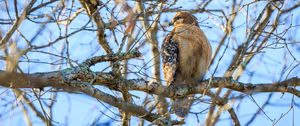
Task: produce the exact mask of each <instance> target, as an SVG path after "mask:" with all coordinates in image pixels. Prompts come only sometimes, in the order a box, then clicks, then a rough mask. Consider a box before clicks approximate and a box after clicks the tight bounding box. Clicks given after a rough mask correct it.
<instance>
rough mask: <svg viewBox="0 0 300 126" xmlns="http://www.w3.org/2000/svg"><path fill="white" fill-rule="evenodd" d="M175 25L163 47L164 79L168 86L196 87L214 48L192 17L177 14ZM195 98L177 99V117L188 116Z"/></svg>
mask: <svg viewBox="0 0 300 126" xmlns="http://www.w3.org/2000/svg"><path fill="white" fill-rule="evenodd" d="M172 23H173V24H174V29H173V30H172V32H171V33H169V35H168V36H167V37H166V38H165V40H164V43H163V45H162V59H163V73H164V78H165V80H166V83H167V85H171V84H175V85H179V84H193V83H195V82H197V81H199V80H201V79H202V78H203V76H204V75H205V73H206V71H207V69H208V66H209V63H210V58H211V46H210V44H209V42H208V40H207V38H206V36H205V34H204V33H203V31H202V30H201V29H200V27H199V25H198V22H197V18H196V17H194V16H193V15H191V14H189V13H186V12H178V13H176V15H175V17H174V18H173V20H172ZM192 99H193V97H192V96H189V97H188V98H180V99H175V100H174V103H173V109H174V111H175V114H176V115H178V116H179V117H185V116H186V115H187V114H188V112H189V109H190V106H191V104H192V101H193V100H192Z"/></svg>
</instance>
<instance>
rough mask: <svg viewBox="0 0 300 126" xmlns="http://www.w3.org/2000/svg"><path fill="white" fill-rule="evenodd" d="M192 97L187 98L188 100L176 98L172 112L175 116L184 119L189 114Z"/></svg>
mask: <svg viewBox="0 0 300 126" xmlns="http://www.w3.org/2000/svg"><path fill="white" fill-rule="evenodd" d="M193 96H194V95H190V96H188V98H178V99H175V100H174V102H173V110H174V112H175V114H176V115H177V116H178V117H179V118H182V119H184V117H185V116H186V115H187V114H188V113H189V112H190V108H191V105H192V103H193V99H194V97H193Z"/></svg>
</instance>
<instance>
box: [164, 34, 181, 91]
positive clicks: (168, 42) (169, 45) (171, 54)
mask: <svg viewBox="0 0 300 126" xmlns="http://www.w3.org/2000/svg"><path fill="white" fill-rule="evenodd" d="M162 62H163V73H164V78H165V81H166V82H167V85H168V86H169V85H171V84H172V83H174V81H175V76H176V71H177V69H178V63H179V49H178V42H176V41H175V40H174V38H173V35H172V34H168V36H167V37H166V38H165V40H164V43H163V45H162Z"/></svg>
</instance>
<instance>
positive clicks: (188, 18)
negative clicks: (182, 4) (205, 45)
mask: <svg viewBox="0 0 300 126" xmlns="http://www.w3.org/2000/svg"><path fill="white" fill-rule="evenodd" d="M179 24H191V25H195V26H197V27H199V25H198V21H197V18H196V17H195V16H193V15H192V14H190V13H188V12H177V13H176V14H175V16H174V18H173V19H172V22H171V23H170V25H174V26H176V25H179Z"/></svg>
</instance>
